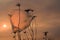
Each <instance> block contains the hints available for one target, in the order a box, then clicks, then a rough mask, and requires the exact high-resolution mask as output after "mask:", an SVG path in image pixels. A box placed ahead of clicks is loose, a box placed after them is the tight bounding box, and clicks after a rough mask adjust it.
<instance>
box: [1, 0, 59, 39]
mask: <svg viewBox="0 0 60 40" xmlns="http://www.w3.org/2000/svg"><path fill="white" fill-rule="evenodd" d="M17 2H18V0H0V40H12V39H13V38H12V34H11V32H12V31H11V25H10V21H9V17H8V13H14V12H15V11H16V10H17V7H16V4H17ZM20 3H21V10H22V11H24V10H25V9H27V8H31V9H33V10H34V12H33V14H34V15H36V16H37V18H36V20H34V21H36V27H37V29H38V34H39V35H40V36H38V37H39V38H42V35H43V32H45V31H48V32H49V34H48V36H49V38H51V39H52V40H60V0H21V2H20ZM34 21H33V22H34ZM3 24H6V25H7V26H8V27H7V28H3ZM22 34H23V33H22ZM7 37H8V38H7Z"/></svg>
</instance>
